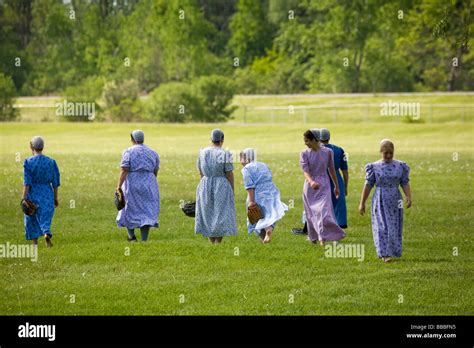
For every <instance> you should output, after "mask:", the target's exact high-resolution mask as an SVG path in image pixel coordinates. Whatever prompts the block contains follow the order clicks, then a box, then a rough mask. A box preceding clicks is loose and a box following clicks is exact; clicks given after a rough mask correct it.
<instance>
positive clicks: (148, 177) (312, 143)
mask: <svg viewBox="0 0 474 348" xmlns="http://www.w3.org/2000/svg"><path fill="white" fill-rule="evenodd" d="M130 138H131V139H130V140H131V142H132V146H131V147H129V148H128V149H126V150H125V151H124V152H123V154H122V160H121V163H120V175H119V180H118V185H117V188H121V189H122V190H123V193H124V196H125V201H126V204H125V207H124V208H123V209H122V210H120V211H119V213H118V215H117V218H116V223H117V225H118V226H119V227H125V228H127V231H128V237H127V239H128V241H130V242H133V241H137V237H136V236H135V229H140V234H141V240H142V241H146V240H147V238H148V234H149V230H150V227H158V226H159V224H158V216H159V213H160V193H159V187H158V182H157V180H156V177H157V174H158V170H159V168H160V158H159V156H158V154H157V153H156V152H155V151H154V150H152V149H150V148H149V147H148V146H146V145H145V144H144V140H145V135H144V133H143V131H141V130H135V131H133V132H132V133H131V134H130ZM303 139H304V143H305V145H306V147H307V148H306V149H305V150H304V151H302V152H301V154H300V167H301V169H302V172H303V176H304V179H305V180H304V185H303V205H304V215H305V217H306V224H305V230H306V231H307V234H308V240H309V241H310V242H312V243H319V244H320V245H324V243H325V242H327V241H338V240H341V239H343V238H344V237H345V235H346V234H345V232H344V230H343V228H346V227H347V217H346V206H345V195H346V194H347V182H348V172H347V161H346V158H345V155H344V151H343V150H342V149H341V148H339V147H337V146H335V145H332V144H328V140H329V131H328V130H327V129H310V130H307V131H306V132H304V134H303ZM223 144H224V133H223V132H222V131H221V130H220V129H214V130H213V131H212V132H211V138H210V146H208V147H206V148H204V149H201V150H200V151H199V156H198V159H197V170H198V171H199V174H200V176H201V179H200V181H199V184H198V186H197V190H196V211H195V232H196V233H197V234H201V235H203V236H205V237H207V238H208V239H209V241H210V242H211V243H214V244H219V243H221V242H222V239H223V237H225V236H233V235H236V234H237V223H236V210H235V200H234V176H233V170H234V165H233V158H232V155H231V153H230V152H229V151H228V150H225V149H223V147H222V146H223ZM43 148H44V140H43V139H42V138H41V137H38V136H37V137H34V138H33V139H32V140H31V142H30V149H31V151H32V154H33V156H32V157H29V158H27V159H26V160H25V162H24V190H23V198H24V199H29V200H30V201H32V202H33V203H35V205H36V206H37V210H36V212H35V214H34V215H32V216H29V215H25V218H24V219H25V235H26V239H27V240H33V243H35V244H37V241H38V238H39V237H41V236H44V238H45V241H46V245H47V246H48V247H50V246H52V242H51V238H52V232H51V220H52V217H53V214H54V208H55V207H57V206H58V187H59V185H60V180H59V170H58V166H57V164H56V162H55V161H54V160H53V159H51V158H49V157H47V156H45V155H43ZM394 150H395V149H394V144H393V143H392V142H391V141H390V140H388V139H384V140H382V142H381V143H380V153H381V156H382V158H381V160H379V161H376V162H374V163H369V164H367V165H366V167H365V171H366V178H365V184H364V188H363V190H362V196H361V200H360V204H359V212H360V214H362V215H363V214H364V213H365V203H366V200H367V198H368V197H369V194H370V191H371V189H372V187H373V186H374V185H375V186H376V190H375V193H374V195H373V197H372V209H371V212H372V232H373V238H374V243H375V247H376V250H377V255H378V256H379V258H381V259H382V260H384V261H385V262H389V261H391V258H392V257H400V256H401V252H402V225H403V200H402V196H401V193H400V191H399V189H398V187H399V186H401V187H402V190H403V192H404V193H405V196H406V206H407V208H409V207H410V206H411V193H410V186H409V167H408V166H407V164H406V163H404V162H402V161H398V160H395V159H394V158H393V155H394ZM341 158H343V160H342V159H341ZM341 161H344V162H345V163H341ZM239 162H240V164H241V165H242V170H241V172H242V176H243V183H244V188H245V190H246V191H247V199H246V207H247V208H252V207H254V206H255V205H258V206H259V207H260V210H261V212H262V217H261V218H260V219H259V220H258V221H257V222H256V223H254V224H251V223H250V222H249V221H247V228H248V232H249V233H255V234H256V235H257V236H258V237H259V238H260V240H261V241H262V243H264V244H267V243H269V242H270V241H271V240H272V236H273V233H274V230H275V225H276V223H277V221H279V220H281V219H282V218H283V216H284V215H285V211H287V210H288V206H287V205H286V204H284V203H283V202H282V201H281V200H280V192H279V190H278V188H277V187H276V186H275V184H274V183H273V180H272V172H271V170H270V168H269V167H268V165H266V164H265V163H263V162H261V161H257V154H256V151H255V149H252V148H248V149H245V150H243V151H241V152H240V154H239ZM335 163H336V164H337V166H335ZM339 170H342V172H343V177H344V180H342V178H341V176H340V174H339ZM341 195H342V196H341Z"/></svg>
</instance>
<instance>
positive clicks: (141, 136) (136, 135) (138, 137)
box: [132, 129, 145, 143]
mask: <svg viewBox="0 0 474 348" xmlns="http://www.w3.org/2000/svg"><path fill="white" fill-rule="evenodd" d="M132 138H133V140H135V141H136V142H137V143H143V142H144V141H145V133H143V131H142V130H140V129H136V130H134V131H133V132H132Z"/></svg>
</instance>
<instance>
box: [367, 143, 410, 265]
mask: <svg viewBox="0 0 474 348" xmlns="http://www.w3.org/2000/svg"><path fill="white" fill-rule="evenodd" d="M394 152H395V147H394V145H393V143H392V142H391V141H390V140H388V139H384V140H382V142H381V143H380V153H381V155H382V159H381V160H379V161H377V162H374V163H369V164H367V165H366V166H365V171H366V176H365V185H364V188H363V189H362V195H361V198H360V204H359V212H360V214H361V215H364V213H365V202H366V200H367V198H368V197H369V195H370V191H371V189H372V187H373V186H374V185H375V186H376V189H375V192H374V194H373V196H372V209H371V212H372V234H373V237H374V244H375V249H376V250H377V256H378V257H379V258H381V259H382V260H383V261H384V262H390V261H391V260H392V257H400V256H402V229H403V200H402V195H401V193H400V191H399V190H398V188H399V187H400V186H401V188H402V190H403V192H404V193H405V197H406V207H407V208H410V207H411V190H410V184H409V180H410V179H409V175H410V168H409V167H408V165H407V164H406V163H405V162H402V161H398V160H395V159H393V154H394Z"/></svg>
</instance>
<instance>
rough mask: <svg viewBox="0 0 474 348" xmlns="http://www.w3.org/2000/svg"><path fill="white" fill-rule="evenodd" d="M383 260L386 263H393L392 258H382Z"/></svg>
mask: <svg viewBox="0 0 474 348" xmlns="http://www.w3.org/2000/svg"><path fill="white" fill-rule="evenodd" d="M382 260H383V262H385V263H388V262H392V259H391V258H390V257H382Z"/></svg>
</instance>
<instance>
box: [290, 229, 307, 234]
mask: <svg viewBox="0 0 474 348" xmlns="http://www.w3.org/2000/svg"><path fill="white" fill-rule="evenodd" d="M291 232H292V233H293V234H306V233H305V231H304V229H302V228H292V229H291Z"/></svg>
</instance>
